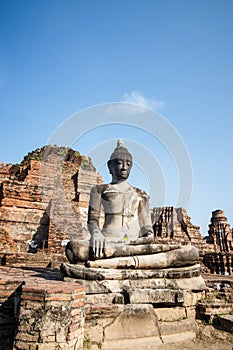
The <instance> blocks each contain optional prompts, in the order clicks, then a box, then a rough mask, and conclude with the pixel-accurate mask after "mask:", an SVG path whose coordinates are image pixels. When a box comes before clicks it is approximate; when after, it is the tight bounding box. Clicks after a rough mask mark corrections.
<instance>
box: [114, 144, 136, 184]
mask: <svg viewBox="0 0 233 350" xmlns="http://www.w3.org/2000/svg"><path fill="white" fill-rule="evenodd" d="M132 165H133V158H132V155H131V154H130V153H129V151H128V150H127V148H126V147H125V145H124V142H123V141H122V140H118V142H117V147H116V148H115V149H114V151H113V153H112V154H111V156H110V159H109V161H108V169H109V172H110V174H111V175H112V182H119V181H123V180H127V179H128V177H129V174H130V170H131V168H132Z"/></svg>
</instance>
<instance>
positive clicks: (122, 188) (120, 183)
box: [111, 180, 130, 191]
mask: <svg viewBox="0 0 233 350" xmlns="http://www.w3.org/2000/svg"><path fill="white" fill-rule="evenodd" d="M111 185H113V186H114V187H116V188H117V189H118V190H120V191H125V190H126V189H127V188H129V187H130V185H129V184H128V182H127V181H125V180H120V181H115V180H113V181H112V182H111Z"/></svg>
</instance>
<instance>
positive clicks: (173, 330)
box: [159, 320, 197, 344]
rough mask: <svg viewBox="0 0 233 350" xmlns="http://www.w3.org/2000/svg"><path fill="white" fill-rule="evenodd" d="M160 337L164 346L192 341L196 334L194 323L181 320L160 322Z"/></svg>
mask: <svg viewBox="0 0 233 350" xmlns="http://www.w3.org/2000/svg"><path fill="white" fill-rule="evenodd" d="M159 329H160V335H161V338H162V341H163V343H164V344H167V343H177V340H178V341H179V342H182V341H186V340H190V339H194V338H195V337H196V332H197V324H196V322H195V321H191V320H183V321H179V322H160V323H159Z"/></svg>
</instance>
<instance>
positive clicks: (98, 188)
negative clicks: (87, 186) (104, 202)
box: [91, 184, 109, 193]
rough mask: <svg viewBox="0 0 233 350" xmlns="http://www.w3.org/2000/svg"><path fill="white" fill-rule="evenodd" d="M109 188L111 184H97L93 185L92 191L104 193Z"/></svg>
mask: <svg viewBox="0 0 233 350" xmlns="http://www.w3.org/2000/svg"><path fill="white" fill-rule="evenodd" d="M108 188H109V184H101V185H95V186H94V187H92V189H91V192H98V193H103V192H104V191H106V190H107V189H108Z"/></svg>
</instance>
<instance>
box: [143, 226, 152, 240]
mask: <svg viewBox="0 0 233 350" xmlns="http://www.w3.org/2000/svg"><path fill="white" fill-rule="evenodd" d="M142 237H150V238H153V237H154V231H153V228H152V227H150V226H146V227H145V233H144V234H143V235H142Z"/></svg>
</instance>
